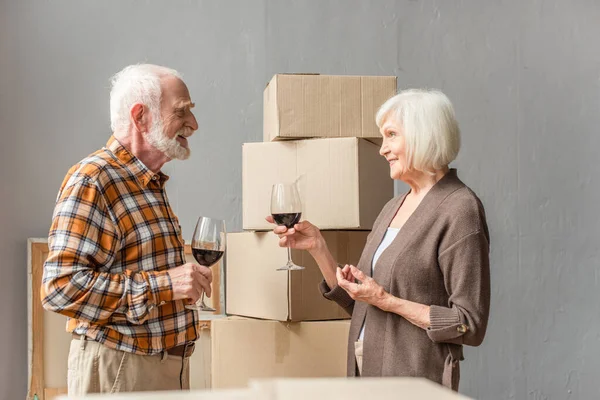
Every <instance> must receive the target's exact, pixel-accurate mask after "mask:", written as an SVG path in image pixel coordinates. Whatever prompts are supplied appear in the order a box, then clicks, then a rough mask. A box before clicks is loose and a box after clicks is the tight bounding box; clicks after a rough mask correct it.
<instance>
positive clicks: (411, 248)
mask: <svg viewBox="0 0 600 400" xmlns="http://www.w3.org/2000/svg"><path fill="white" fill-rule="evenodd" d="M405 196H406V195H403V196H399V197H396V198H394V199H392V200H391V201H390V202H388V204H387V205H386V206H385V207H384V208H383V210H382V211H381V213H380V214H379V217H378V218H377V220H376V221H375V224H374V226H373V230H372V231H371V233H370V234H369V237H368V239H367V243H366V245H365V248H364V250H363V253H362V256H361V258H360V261H359V263H358V266H357V267H358V268H359V269H360V270H361V271H362V272H364V273H365V274H367V275H369V276H370V275H371V263H372V260H373V255H374V254H375V251H376V250H377V247H379V244H380V242H381V240H382V239H383V236H384V234H385V232H386V230H387V228H388V226H389V225H390V222H391V221H392V219H393V218H394V216H395V215H396V212H397V211H398V208H399V207H400V205H401V204H402V202H403V200H404V198H405ZM373 278H374V279H375V281H376V282H378V283H379V284H380V285H382V286H383V288H384V289H385V291H387V292H389V293H390V294H392V295H394V296H396V297H399V298H402V299H406V300H410V301H414V302H417V303H421V304H425V305H429V306H430V319H431V327H430V328H429V329H428V330H423V329H421V328H419V327H417V326H415V325H413V324H411V323H410V322H409V321H407V320H406V319H404V318H402V317H401V316H399V315H397V314H394V313H388V312H384V311H382V310H380V309H379V308H377V307H374V306H370V305H367V304H366V303H362V302H356V303H355V302H354V300H352V299H351V298H350V296H348V294H347V293H346V292H345V291H344V290H343V289H342V288H340V287H339V286H336V287H335V288H334V289H333V290H331V289H330V288H329V287H328V286H327V284H326V283H325V282H322V283H321V292H322V293H323V295H324V296H325V297H326V298H328V299H330V300H334V301H336V302H337V303H338V304H340V305H341V306H342V307H344V309H346V311H348V313H349V314H351V315H352V322H351V325H350V335H349V340H348V376H356V375H357V370H356V362H355V357H354V342H355V341H356V340H358V336H359V333H360V329H361V327H362V325H363V323H364V322H365V320H366V323H367V325H366V330H365V337H364V355H363V365H362V368H363V369H362V376H418V377H425V378H428V379H430V380H432V381H434V382H439V383H441V384H443V385H444V386H447V387H449V388H452V389H454V390H458V382H459V367H458V361H459V360H463V352H462V345H463V344H466V345H469V346H478V345H479V344H481V342H482V341H483V337H484V335H485V331H486V327H487V321H488V313H489V304H490V272H489V233H488V228H487V224H486V219H485V213H484V209H483V206H482V204H481V202H480V201H479V199H478V198H477V196H476V195H475V194H474V193H473V192H472V191H471V190H470V189H469V188H468V187H467V186H466V185H465V184H464V183H462V182H461V181H460V180H459V179H458V177H457V175H456V170H454V169H451V170H450V171H449V172H448V173H447V174H446V175H445V176H444V177H443V178H442V179H441V180H440V181H438V182H437V183H436V184H435V186H434V187H433V188H432V189H431V190H430V191H429V193H427V195H425V198H424V199H423V200H422V202H421V204H420V205H419V206H418V208H417V209H416V210H415V212H414V213H413V214H412V215H411V216H410V218H409V219H408V220H407V221H406V223H405V224H404V226H403V227H402V229H401V230H400V232H398V235H397V236H396V238H395V239H394V241H393V242H392V243H391V244H390V245H389V247H388V248H387V249H386V250H385V251H384V252H383V254H382V255H381V257H380V258H379V260H378V261H377V266H376V268H375V276H374V277H373Z"/></svg>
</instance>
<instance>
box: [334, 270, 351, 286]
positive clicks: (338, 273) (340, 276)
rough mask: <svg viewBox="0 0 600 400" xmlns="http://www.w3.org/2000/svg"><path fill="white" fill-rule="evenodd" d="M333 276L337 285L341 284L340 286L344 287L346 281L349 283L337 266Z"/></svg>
mask: <svg viewBox="0 0 600 400" xmlns="http://www.w3.org/2000/svg"><path fill="white" fill-rule="evenodd" d="M335 277H336V278H337V283H338V285H339V286H341V287H342V288H345V286H346V285H347V284H348V283H350V282H348V280H347V279H346V277H345V276H344V273H343V272H342V270H341V269H339V268H338V269H336V270H335Z"/></svg>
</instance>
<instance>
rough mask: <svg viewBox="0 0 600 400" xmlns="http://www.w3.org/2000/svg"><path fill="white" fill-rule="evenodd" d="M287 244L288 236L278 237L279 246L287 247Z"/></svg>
mask: <svg viewBox="0 0 600 400" xmlns="http://www.w3.org/2000/svg"><path fill="white" fill-rule="evenodd" d="M287 245H288V238H287V237H285V236H284V237H282V238H280V239H279V247H287Z"/></svg>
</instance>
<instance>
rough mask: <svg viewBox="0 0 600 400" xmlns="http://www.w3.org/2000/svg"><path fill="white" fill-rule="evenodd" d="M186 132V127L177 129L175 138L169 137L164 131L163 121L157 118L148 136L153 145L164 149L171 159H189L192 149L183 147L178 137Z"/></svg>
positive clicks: (161, 149)
mask: <svg viewBox="0 0 600 400" xmlns="http://www.w3.org/2000/svg"><path fill="white" fill-rule="evenodd" d="M184 132H185V129H181V130H179V131H177V133H176V134H175V136H174V137H173V138H169V137H168V136H167V135H166V134H165V132H164V126H163V123H162V121H161V120H160V119H159V118H157V121H156V122H155V123H154V124H152V128H151V129H150V131H149V132H148V135H147V136H146V138H147V139H148V142H149V143H150V144H151V145H152V146H154V147H155V148H156V149H157V150H160V151H162V152H163V153H164V154H165V155H166V156H167V157H169V158H170V159H172V160H187V159H188V158H189V157H190V149H188V148H185V147H183V146H182V145H181V144H179V142H178V141H177V137H178V136H179V135H180V134H184Z"/></svg>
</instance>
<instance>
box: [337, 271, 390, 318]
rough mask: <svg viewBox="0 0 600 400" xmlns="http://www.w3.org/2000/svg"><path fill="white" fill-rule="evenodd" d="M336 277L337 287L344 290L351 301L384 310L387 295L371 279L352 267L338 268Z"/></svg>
mask: <svg viewBox="0 0 600 400" xmlns="http://www.w3.org/2000/svg"><path fill="white" fill-rule="evenodd" d="M336 277H337V282H338V286H340V287H341V288H342V289H344V290H345V291H346V292H347V293H348V295H349V296H350V297H351V298H352V299H354V300H356V301H362V302H364V303H367V304H371V305H373V306H375V307H379V308H381V309H384V308H385V303H386V301H387V299H388V296H389V295H388V293H387V292H386V291H385V290H383V287H382V286H381V285H379V284H378V283H377V282H375V280H374V279H373V278H371V277H370V276H366V275H365V274H363V272H362V271H361V270H359V269H358V268H356V267H355V266H354V265H345V266H344V268H338V270H337V271H336Z"/></svg>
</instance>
